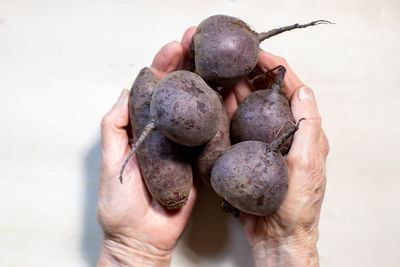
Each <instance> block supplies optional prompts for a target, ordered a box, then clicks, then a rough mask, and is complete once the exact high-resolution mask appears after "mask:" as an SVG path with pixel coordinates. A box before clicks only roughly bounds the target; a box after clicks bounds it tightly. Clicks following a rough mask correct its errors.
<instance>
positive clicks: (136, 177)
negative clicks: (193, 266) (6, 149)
mask: <svg viewBox="0 0 400 267" xmlns="http://www.w3.org/2000/svg"><path fill="white" fill-rule="evenodd" d="M193 30H194V29H193V28H192V29H189V30H188V31H187V32H186V33H185V35H184V36H183V39H182V42H181V43H178V42H172V43H169V44H167V45H166V46H164V47H163V48H162V49H161V50H160V51H159V52H158V54H157V55H156V56H155V58H154V61H153V64H152V66H151V70H152V71H153V73H154V74H156V75H157V76H158V77H159V78H162V77H163V76H165V75H166V74H168V73H170V72H172V71H174V70H176V69H180V68H184V66H185V65H186V64H187V58H188V55H189V44H190V41H191V36H192V35H193ZM128 95H129V92H128V90H123V92H122V94H121V96H120V98H119V100H118V101H117V103H116V104H115V105H114V106H113V107H112V109H111V110H110V111H109V112H108V113H107V114H106V115H105V116H104V118H103V121H102V125H101V139H102V143H101V146H102V154H101V171H100V181H99V199H98V205H97V217H98V221H99V223H100V225H101V227H102V229H103V233H104V238H103V244H102V248H101V252H100V258H99V262H98V265H99V266H113V265H118V266H119V265H124V266H125V265H127V266H169V264H170V261H171V255H172V250H173V248H174V246H175V244H176V241H177V240H178V238H179V236H180V235H181V234H182V231H183V229H184V227H185V225H186V222H187V220H188V218H189V215H190V213H191V211H192V209H193V206H194V202H195V198H196V189H195V188H192V190H191V191H190V194H189V199H188V202H187V203H186V205H185V206H184V207H183V208H181V209H179V210H174V211H170V210H167V209H165V208H163V207H161V206H160V205H159V204H158V202H157V201H155V200H153V199H152V197H151V196H150V195H149V193H148V192H147V189H146V186H145V184H144V181H143V179H142V176H141V173H140V170H139V166H138V162H137V159H136V157H135V155H133V156H132V158H131V160H130V161H129V163H128V164H127V166H126V169H125V172H124V177H125V179H124V184H121V183H120V182H119V180H118V175H119V171H120V168H121V165H122V163H123V161H124V159H125V158H126V156H127V154H128V152H129V150H130V147H129V140H128V134H127V131H126V129H125V127H127V126H128V123H129V108H128V98H129V97H128Z"/></svg>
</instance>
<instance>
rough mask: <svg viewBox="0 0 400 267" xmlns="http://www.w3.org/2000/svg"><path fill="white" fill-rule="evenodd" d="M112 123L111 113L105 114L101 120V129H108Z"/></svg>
mask: <svg viewBox="0 0 400 267" xmlns="http://www.w3.org/2000/svg"><path fill="white" fill-rule="evenodd" d="M111 123H112V118H111V116H110V114H106V115H104V117H103V118H102V120H101V129H106V128H108V127H109V126H110V125H111Z"/></svg>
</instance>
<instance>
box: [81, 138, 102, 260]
mask: <svg viewBox="0 0 400 267" xmlns="http://www.w3.org/2000/svg"><path fill="white" fill-rule="evenodd" d="M100 152H101V144H100V138H98V139H97V141H96V142H95V143H94V144H93V145H92V146H91V147H90V148H89V150H88V152H87V154H86V157H85V166H84V171H85V173H84V175H85V188H84V189H83V192H84V194H85V196H84V197H83V199H84V200H85V203H84V209H83V212H84V214H83V216H82V218H83V222H82V223H83V228H82V229H83V230H82V231H83V233H82V239H81V253H82V257H83V258H84V259H85V260H86V261H87V263H88V266H96V264H97V260H98V257H99V252H100V246H101V239H102V232H101V229H100V226H99V224H98V223H97V218H96V205H97V184H98V180H99V170H100Z"/></svg>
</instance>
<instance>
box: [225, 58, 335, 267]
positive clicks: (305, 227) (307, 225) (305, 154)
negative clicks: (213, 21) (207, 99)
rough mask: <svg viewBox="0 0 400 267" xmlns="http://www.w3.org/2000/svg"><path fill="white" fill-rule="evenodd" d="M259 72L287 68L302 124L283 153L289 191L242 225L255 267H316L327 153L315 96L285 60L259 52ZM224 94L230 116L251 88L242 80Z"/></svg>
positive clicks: (286, 82) (287, 81)
mask: <svg viewBox="0 0 400 267" xmlns="http://www.w3.org/2000/svg"><path fill="white" fill-rule="evenodd" d="M258 65H259V67H260V68H261V69H262V70H263V71H267V70H270V69H272V68H274V67H276V66H278V65H283V66H285V68H286V70H287V72H286V75H285V78H284V84H283V85H284V93H285V95H286V97H287V98H288V99H289V100H290V102H291V108H292V113H293V115H294V118H295V121H296V122H297V121H298V120H299V119H300V118H306V120H304V121H302V122H301V124H300V127H299V130H298V131H297V132H296V133H295V135H294V139H293V144H292V147H291V149H290V151H289V153H288V154H287V155H286V162H287V166H288V169H289V188H288V192H287V195H286V197H285V199H284V201H283V203H282V205H281V206H280V208H279V209H278V210H277V211H276V212H275V213H273V214H271V215H269V216H264V217H258V216H254V215H249V214H244V215H243V218H242V219H243V224H244V230H245V233H246V236H247V239H248V241H249V243H250V246H251V247H252V254H253V262H254V265H255V266H318V264H319V262H318V252H317V248H316V243H317V240H318V221H319V215H320V208H321V204H322V200H323V197H324V192H325V183H326V177H325V161H326V157H327V154H328V151H329V146H328V141H327V138H326V136H325V134H324V132H323V130H322V128H321V117H320V115H319V113H318V109H317V104H316V102H315V98H314V95H313V92H312V90H311V89H310V88H308V87H306V86H304V85H303V83H302V82H301V81H300V79H299V78H298V77H297V76H296V75H295V74H294V73H293V71H292V70H291V68H290V67H289V66H288V64H287V62H286V61H285V60H284V59H282V58H279V57H276V56H273V55H271V54H269V53H267V52H264V51H261V52H260V57H259V63H258ZM232 89H233V90H231V91H229V92H228V93H227V94H226V96H225V103H226V105H227V109H228V111H229V112H230V114H233V113H234V111H235V110H236V108H237V106H238V104H239V103H240V102H241V101H242V100H243V98H244V97H246V96H247V95H248V94H249V93H250V92H251V88H250V87H249V86H248V84H247V83H246V81H244V80H243V81H240V82H239V83H238V84H237V85H235V86H234V87H233V88H232Z"/></svg>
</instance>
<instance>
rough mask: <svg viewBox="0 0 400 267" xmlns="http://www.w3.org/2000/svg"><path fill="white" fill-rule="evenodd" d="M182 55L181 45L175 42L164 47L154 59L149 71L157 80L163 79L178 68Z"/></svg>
mask: <svg viewBox="0 0 400 267" xmlns="http://www.w3.org/2000/svg"><path fill="white" fill-rule="evenodd" d="M183 53H184V51H183V47H182V45H181V44H180V43H178V42H176V41H173V42H170V43H168V44H166V45H164V46H163V47H162V48H161V50H160V51H159V52H158V53H157V54H156V56H155V57H154V59H153V63H152V64H151V67H150V69H151V71H152V72H153V73H154V74H155V75H156V76H157V77H158V78H160V79H161V78H163V77H164V76H165V75H167V74H169V73H171V72H172V71H174V70H176V69H177V68H178V65H179V62H180V60H181V58H182V57H183Z"/></svg>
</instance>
